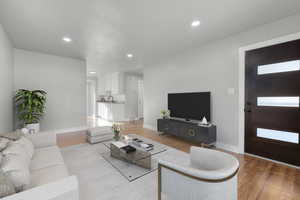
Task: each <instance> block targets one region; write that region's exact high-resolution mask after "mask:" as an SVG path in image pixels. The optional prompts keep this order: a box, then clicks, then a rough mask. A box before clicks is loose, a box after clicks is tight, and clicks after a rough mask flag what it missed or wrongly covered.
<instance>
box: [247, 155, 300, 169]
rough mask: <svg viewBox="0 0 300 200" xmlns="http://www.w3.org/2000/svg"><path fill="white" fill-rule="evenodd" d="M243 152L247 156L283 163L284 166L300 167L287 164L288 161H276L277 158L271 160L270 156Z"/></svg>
mask: <svg viewBox="0 0 300 200" xmlns="http://www.w3.org/2000/svg"><path fill="white" fill-rule="evenodd" d="M244 154H245V155H247V156H252V157H255V158H260V159H263V160H267V161H270V162H274V163H278V164H281V165H285V166H288V167H293V168H296V169H300V167H298V166H296V165H292V164H288V163H285V162H280V161H277V160H272V159H270V158H265V157H262V156H257V155H254V154H251V153H244Z"/></svg>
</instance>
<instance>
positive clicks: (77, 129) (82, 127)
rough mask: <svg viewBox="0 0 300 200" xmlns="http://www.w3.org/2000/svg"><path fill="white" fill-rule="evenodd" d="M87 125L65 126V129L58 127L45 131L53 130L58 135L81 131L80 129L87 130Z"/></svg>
mask: <svg viewBox="0 0 300 200" xmlns="http://www.w3.org/2000/svg"><path fill="white" fill-rule="evenodd" d="M87 130H88V127H87V126H81V127H73V128H65V129H56V130H50V131H45V132H53V133H55V134H56V135H60V134H64V133H72V132H79V131H87Z"/></svg>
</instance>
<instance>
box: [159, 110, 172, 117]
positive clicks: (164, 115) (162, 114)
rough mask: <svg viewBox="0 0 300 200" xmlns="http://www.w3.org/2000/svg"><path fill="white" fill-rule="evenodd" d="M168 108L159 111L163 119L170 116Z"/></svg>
mask: <svg viewBox="0 0 300 200" xmlns="http://www.w3.org/2000/svg"><path fill="white" fill-rule="evenodd" d="M170 113H171V112H170V110H162V111H160V114H161V116H162V118H163V119H167V118H170Z"/></svg>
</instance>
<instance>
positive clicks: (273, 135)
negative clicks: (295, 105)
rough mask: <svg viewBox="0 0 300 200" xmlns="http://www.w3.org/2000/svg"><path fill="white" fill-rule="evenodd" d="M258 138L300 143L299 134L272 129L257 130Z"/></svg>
mask: <svg viewBox="0 0 300 200" xmlns="http://www.w3.org/2000/svg"><path fill="white" fill-rule="evenodd" d="M257 136H258V137H261V138H267V139H272V140H279V141H283V142H291V143H295V144H298V143H299V134H298V133H293V132H286V131H276V130H271V129H263V128H258V129H257Z"/></svg>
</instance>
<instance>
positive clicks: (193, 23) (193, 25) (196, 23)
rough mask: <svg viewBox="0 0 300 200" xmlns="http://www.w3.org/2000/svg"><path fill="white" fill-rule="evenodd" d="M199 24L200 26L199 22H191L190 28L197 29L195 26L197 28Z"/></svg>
mask: <svg viewBox="0 0 300 200" xmlns="http://www.w3.org/2000/svg"><path fill="white" fill-rule="evenodd" d="M200 24H201V22H200V21H199V20H194V21H192V23H191V26H192V27H197V26H199V25H200Z"/></svg>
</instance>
